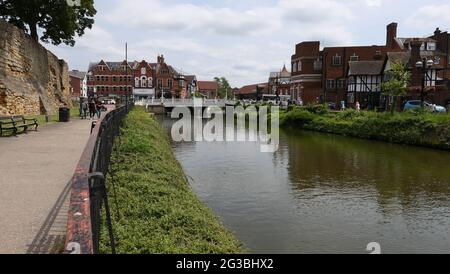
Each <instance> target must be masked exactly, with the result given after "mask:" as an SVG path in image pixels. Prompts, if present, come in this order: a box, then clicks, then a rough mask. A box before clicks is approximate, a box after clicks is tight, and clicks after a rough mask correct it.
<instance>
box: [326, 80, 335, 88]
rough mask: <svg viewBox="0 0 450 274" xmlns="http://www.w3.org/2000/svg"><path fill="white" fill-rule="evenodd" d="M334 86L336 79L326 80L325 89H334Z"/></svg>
mask: <svg viewBox="0 0 450 274" xmlns="http://www.w3.org/2000/svg"><path fill="white" fill-rule="evenodd" d="M334 88H336V81H335V80H327V89H334Z"/></svg>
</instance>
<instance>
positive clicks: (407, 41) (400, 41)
mask: <svg viewBox="0 0 450 274" xmlns="http://www.w3.org/2000/svg"><path fill="white" fill-rule="evenodd" d="M395 40H396V41H397V43H398V44H399V45H400V47H401V48H402V49H405V45H407V44H410V43H411V42H412V41H418V42H422V43H428V42H434V43H436V42H437V41H436V40H434V39H433V38H395Z"/></svg>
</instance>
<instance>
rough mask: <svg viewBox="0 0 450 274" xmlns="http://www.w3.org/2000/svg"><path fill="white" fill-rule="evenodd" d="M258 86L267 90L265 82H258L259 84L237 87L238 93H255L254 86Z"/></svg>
mask: <svg viewBox="0 0 450 274" xmlns="http://www.w3.org/2000/svg"><path fill="white" fill-rule="evenodd" d="M258 86H260V87H261V88H263V89H264V90H267V87H268V85H267V83H260V84H253V85H248V86H243V87H242V88H240V89H239V94H254V93H256V88H257V87H258Z"/></svg>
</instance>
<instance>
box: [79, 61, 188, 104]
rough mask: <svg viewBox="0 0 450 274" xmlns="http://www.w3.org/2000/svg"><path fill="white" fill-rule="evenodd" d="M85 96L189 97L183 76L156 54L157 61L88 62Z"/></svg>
mask: <svg viewBox="0 0 450 274" xmlns="http://www.w3.org/2000/svg"><path fill="white" fill-rule="evenodd" d="M87 91H88V96H103V97H121V96H124V95H129V96H132V95H134V96H135V98H136V99H146V98H148V99H149V98H161V96H164V97H165V98H186V97H189V94H188V92H187V85H186V81H185V77H184V76H183V75H182V74H181V73H179V72H178V71H177V70H176V69H174V68H173V67H172V66H170V65H168V64H167V63H166V62H165V59H164V56H163V55H161V56H158V58H157V63H148V62H146V61H145V60H143V61H141V62H138V61H134V62H128V63H127V62H126V61H123V62H105V61H103V60H102V61H100V62H99V63H91V64H90V65H89V70H88V73H87Z"/></svg>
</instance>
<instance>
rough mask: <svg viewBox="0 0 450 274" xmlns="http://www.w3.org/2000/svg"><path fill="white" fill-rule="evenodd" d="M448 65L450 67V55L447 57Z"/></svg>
mask: <svg viewBox="0 0 450 274" xmlns="http://www.w3.org/2000/svg"><path fill="white" fill-rule="evenodd" d="M447 63H448V64H449V65H450V55H449V56H447Z"/></svg>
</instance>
